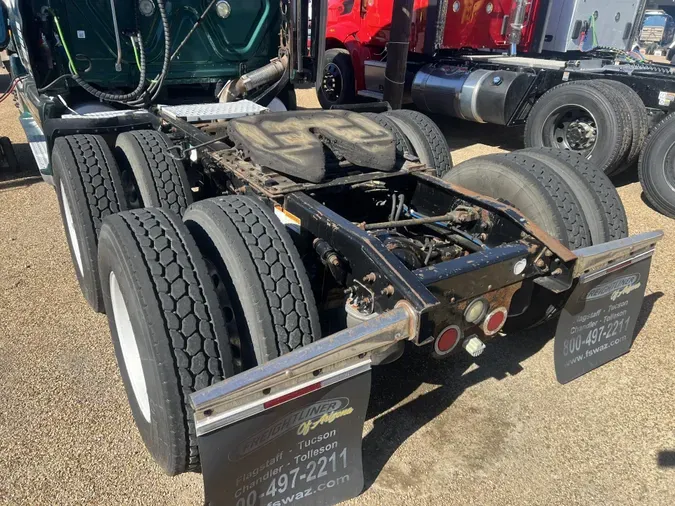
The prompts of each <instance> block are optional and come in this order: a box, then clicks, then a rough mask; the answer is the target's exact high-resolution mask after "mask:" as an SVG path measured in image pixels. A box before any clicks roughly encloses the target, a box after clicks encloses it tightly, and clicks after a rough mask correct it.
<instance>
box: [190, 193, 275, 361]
mask: <svg viewBox="0 0 675 506" xmlns="http://www.w3.org/2000/svg"><path fill="white" fill-rule="evenodd" d="M207 202H208V201H207ZM205 204H206V205H201V206H193V207H192V208H190V209H188V211H187V213H186V214H185V217H184V218H185V224H186V225H187V227H188V230H190V233H191V234H192V235H193V237H194V238H195V240H196V241H197V243H198V244H199V245H200V249H201V250H202V251H203V253H204V256H205V258H207V259H208V260H209V261H211V262H213V264H214V265H215V266H216V269H218V271H219V273H220V276H221V279H222V280H223V281H224V282H225V283H228V282H229V283H231V286H228V291H229V292H230V294H229V295H230V300H231V302H232V304H233V307H232V310H233V311H234V313H235V318H236V319H237V321H238V322H240V321H241V320H240V319H242V318H243V320H244V321H245V323H246V325H245V326H242V328H243V327H245V328H246V331H245V334H246V335H244V336H242V338H243V342H242V351H243V352H244V354H245V355H244V359H245V360H250V359H251V358H255V359H256V360H257V362H258V363H259V364H261V363H265V362H268V361H270V360H272V359H274V358H276V357H277V356H278V353H277V351H276V347H275V346H274V344H273V343H272V342H270V340H268V339H265V337H267V336H273V335H274V325H273V324H272V322H271V321H270V319H269V318H268V317H267V314H266V313H265V309H264V308H265V307H266V305H267V302H266V298H265V289H264V288H263V286H262V283H261V282H260V280H259V279H256V276H251V275H248V274H250V273H255V265H254V263H253V259H252V258H251V256H250V255H249V253H248V250H247V249H246V247H245V245H244V243H243V240H242V239H241V237H240V236H239V232H238V230H237V229H236V227H235V226H234V225H232V224H231V223H228V222H227V221H224V220H218V214H219V213H220V212H221V211H220V209H217V208H212V209H209V208H210V207H211V206H212V205H213V204H211V203H206V202H205ZM214 217H215V219H214ZM210 243H212V245H211V244H210ZM223 259H227V265H226V264H225V263H224V262H223ZM241 294H245V296H244V297H242V296H241ZM261 313H262V315H263V317H261V316H260V315H261ZM240 332H241V330H240ZM260 337H262V338H260ZM249 339H250V341H249ZM248 344H252V346H253V350H252V351H253V357H251V356H250V355H249V353H250V351H251V350H249V349H248V348H247V345H248Z"/></svg>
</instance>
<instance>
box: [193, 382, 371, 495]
mask: <svg viewBox="0 0 675 506" xmlns="http://www.w3.org/2000/svg"><path fill="white" fill-rule="evenodd" d="M370 383H371V372H370V370H368V371H366V372H363V373H361V374H358V375H357V376H353V377H350V378H348V379H346V380H344V381H340V382H338V383H333V384H331V385H328V386H321V385H319V386H317V387H313V386H312V387H310V388H306V389H305V390H304V391H303V392H302V395H301V396H300V397H297V394H298V393H299V392H294V393H291V394H290V395H289V396H287V397H281V398H277V399H276V400H274V401H272V402H268V403H265V404H264V405H261V411H260V412H258V413H257V414H254V415H252V416H250V417H248V418H246V419H244V420H241V421H237V422H235V423H233V424H231V425H228V426H226V427H223V428H220V429H218V430H215V431H213V432H210V433H207V434H204V435H201V436H199V438H198V442H199V452H200V456H201V462H202V474H203V478H204V494H205V498H206V499H205V502H206V504H207V505H211V506H285V505H293V506H305V505H321V506H330V505H333V504H337V503H339V502H342V501H346V500H348V499H351V498H353V497H356V496H357V495H359V494H360V493H361V491H362V490H363V485H364V481H363V467H362V463H361V441H362V431H363V424H364V421H365V417H366V411H367V409H368V399H369V396H370ZM288 399H290V400H288Z"/></svg>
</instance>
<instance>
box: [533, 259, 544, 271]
mask: <svg viewBox="0 0 675 506" xmlns="http://www.w3.org/2000/svg"><path fill="white" fill-rule="evenodd" d="M534 265H536V266H537V267H539V268H540V269H543V268H544V267H546V263H545V262H544V261H543V260H542V259H541V258H540V259H539V260H537V261H536V263H535V264H534Z"/></svg>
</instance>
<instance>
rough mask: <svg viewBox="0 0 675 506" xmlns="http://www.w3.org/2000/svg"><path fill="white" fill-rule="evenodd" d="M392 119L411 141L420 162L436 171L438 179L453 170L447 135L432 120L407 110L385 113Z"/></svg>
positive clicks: (419, 113)
mask: <svg viewBox="0 0 675 506" xmlns="http://www.w3.org/2000/svg"><path fill="white" fill-rule="evenodd" d="M383 114H384V116H387V117H388V118H391V119H392V120H393V121H394V123H396V125H397V126H398V127H399V128H400V129H401V131H402V132H403V133H404V134H405V136H406V137H407V138H408V140H409V141H410V144H411V145H412V147H413V149H414V150H415V154H416V155H417V156H418V157H419V159H420V161H421V162H422V163H423V164H425V165H428V166H429V167H430V168H432V169H434V170H435V171H436V175H437V176H438V177H442V176H443V174H445V173H446V172H448V171H449V170H450V169H452V157H451V156H450V148H449V147H448V143H447V142H446V140H445V135H443V132H441V130H440V128H438V126H437V125H436V123H434V122H433V121H432V119H431V118H429V117H428V116H426V115H424V114H422V113H421V112H417V111H409V110H406V109H402V110H398V111H389V112H385V113H383Z"/></svg>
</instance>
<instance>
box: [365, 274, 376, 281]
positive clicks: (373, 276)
mask: <svg viewBox="0 0 675 506" xmlns="http://www.w3.org/2000/svg"><path fill="white" fill-rule="evenodd" d="M376 280H377V274H375V273H374V272H371V273H370V274H366V275H365V276H363V282H364V283H375V281H376Z"/></svg>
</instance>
